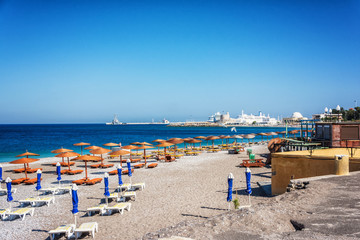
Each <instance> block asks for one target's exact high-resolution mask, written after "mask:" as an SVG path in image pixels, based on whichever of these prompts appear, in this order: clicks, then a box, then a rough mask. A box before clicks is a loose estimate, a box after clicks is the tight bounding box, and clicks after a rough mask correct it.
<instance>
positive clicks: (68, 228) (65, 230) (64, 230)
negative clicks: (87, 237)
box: [49, 224, 75, 240]
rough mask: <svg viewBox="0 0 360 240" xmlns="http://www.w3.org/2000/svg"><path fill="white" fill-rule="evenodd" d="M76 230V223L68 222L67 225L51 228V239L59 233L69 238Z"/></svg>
mask: <svg viewBox="0 0 360 240" xmlns="http://www.w3.org/2000/svg"><path fill="white" fill-rule="evenodd" d="M74 231H75V225H74V224H67V225H61V226H59V227H57V228H56V229H54V230H50V231H49V235H50V239H51V240H53V239H54V238H55V235H59V234H65V237H66V238H68V239H69V238H70V237H71V236H72V235H73V234H74Z"/></svg>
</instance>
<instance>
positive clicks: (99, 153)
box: [90, 147, 111, 165]
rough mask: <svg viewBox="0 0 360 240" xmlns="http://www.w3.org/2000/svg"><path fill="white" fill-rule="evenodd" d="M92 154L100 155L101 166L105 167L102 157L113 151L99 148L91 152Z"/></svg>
mask: <svg viewBox="0 0 360 240" xmlns="http://www.w3.org/2000/svg"><path fill="white" fill-rule="evenodd" d="M90 152H91V153H92V154H97V155H100V156H101V165H103V160H104V159H103V157H102V155H103V154H105V153H108V152H111V150H109V149H106V148H102V147H98V148H96V149H93V150H90Z"/></svg>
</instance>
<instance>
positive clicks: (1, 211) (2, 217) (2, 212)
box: [0, 209, 10, 219]
mask: <svg viewBox="0 0 360 240" xmlns="http://www.w3.org/2000/svg"><path fill="white" fill-rule="evenodd" d="M8 212H10V210H9V209H1V210H0V218H1V219H4V218H5V216H6V213H8Z"/></svg>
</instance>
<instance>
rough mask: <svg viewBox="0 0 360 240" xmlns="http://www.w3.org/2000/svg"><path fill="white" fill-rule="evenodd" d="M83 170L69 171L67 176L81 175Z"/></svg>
mask: <svg viewBox="0 0 360 240" xmlns="http://www.w3.org/2000/svg"><path fill="white" fill-rule="evenodd" d="M83 171H84V170H80V169H78V170H70V171H67V174H69V175H75V174H79V173H82V172H83Z"/></svg>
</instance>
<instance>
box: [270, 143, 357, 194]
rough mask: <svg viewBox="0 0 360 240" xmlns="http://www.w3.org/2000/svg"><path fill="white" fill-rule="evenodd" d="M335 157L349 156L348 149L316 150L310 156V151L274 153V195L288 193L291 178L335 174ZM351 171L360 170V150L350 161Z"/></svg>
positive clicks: (272, 161) (272, 178) (272, 181)
mask: <svg viewBox="0 0 360 240" xmlns="http://www.w3.org/2000/svg"><path fill="white" fill-rule="evenodd" d="M335 155H348V156H350V152H349V151H348V149H346V148H330V149H318V150H315V151H314V152H313V154H312V156H310V152H309V151H293V152H284V153H273V154H272V159H271V166H272V177H271V188H272V194H273V195H277V194H282V193H284V192H286V187H287V186H288V184H289V182H290V179H291V176H293V178H294V179H297V178H305V177H314V176H321V175H328V174H335ZM349 170H350V172H352V171H359V170H360V149H359V150H357V151H355V154H354V157H353V158H350V160H349Z"/></svg>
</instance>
